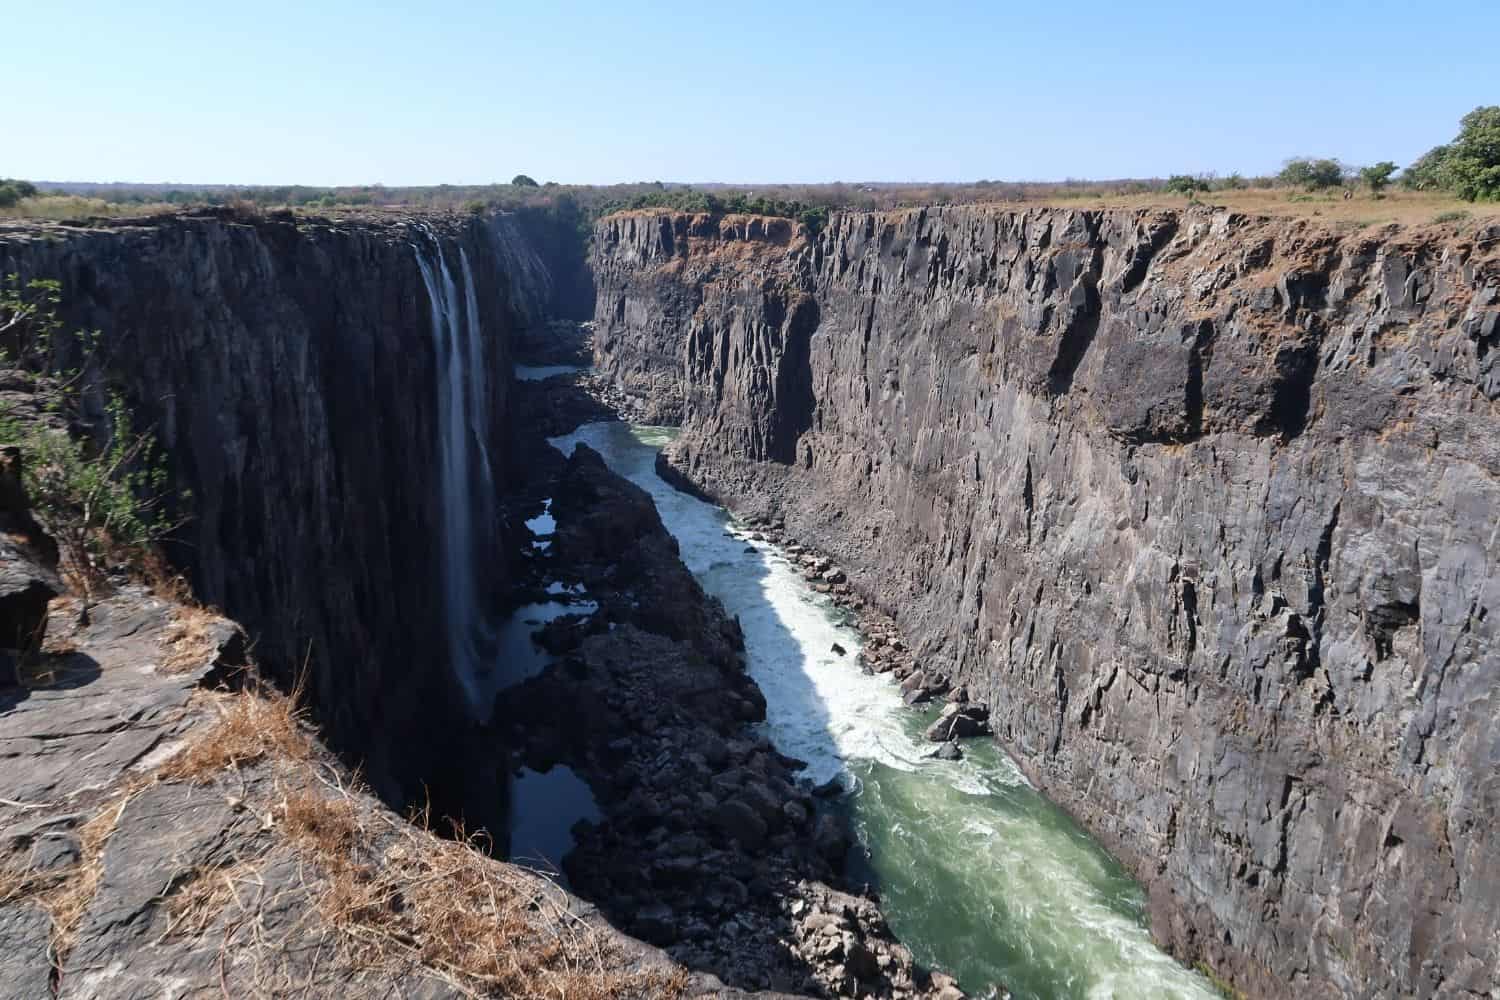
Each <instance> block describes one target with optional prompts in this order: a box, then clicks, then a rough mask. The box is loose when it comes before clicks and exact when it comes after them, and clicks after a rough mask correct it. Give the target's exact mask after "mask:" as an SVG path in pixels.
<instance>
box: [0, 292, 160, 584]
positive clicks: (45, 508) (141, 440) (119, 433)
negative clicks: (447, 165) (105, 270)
mask: <svg viewBox="0 0 1500 1000" xmlns="http://www.w3.org/2000/svg"><path fill="white" fill-rule="evenodd" d="M61 294H62V291H61V285H60V284H59V283H58V282H57V281H52V280H41V279H38V280H33V281H29V282H24V283H23V282H22V281H21V280H20V279H19V277H18V276H16V275H9V276H7V277H6V278H5V279H4V280H3V281H0V345H3V346H0V365H3V366H5V367H7V368H11V370H12V371H13V372H14V373H15V374H16V376H17V377H20V378H23V379H26V380H27V381H29V382H31V384H32V385H33V387H34V388H36V389H37V390H38V392H39V395H40V396H42V397H43V398H44V399H45V400H46V402H45V411H46V412H45V417H46V418H48V419H34V418H33V419H25V418H23V416H22V415H21V414H20V413H18V412H16V411H15V410H14V409H13V408H12V406H11V405H9V404H5V403H0V445H9V446H15V447H18V448H20V450H21V454H22V457H23V459H24V470H25V486H26V491H27V494H28V495H29V497H30V499H31V502H32V504H33V506H34V507H35V510H36V512H37V515H38V516H39V517H40V518H41V520H42V522H43V523H44V525H45V526H46V528H47V530H48V531H49V532H50V533H51V534H52V536H53V537H54V538H55V539H56V540H57V543H58V548H59V556H60V558H61V560H62V568H63V571H64V572H65V573H66V574H68V575H69V576H70V577H71V578H72V579H73V581H74V583H75V585H77V586H78V587H79V589H80V590H82V591H83V592H84V594H85V595H88V594H90V593H91V592H92V589H93V586H94V585H95V584H96V583H97V582H98V580H99V579H100V577H101V576H102V575H103V570H102V566H101V564H102V563H103V562H105V561H107V560H108V559H110V558H111V557H113V558H115V559H123V560H124V561H126V562H127V563H129V564H132V565H136V566H140V565H143V564H145V563H146V562H147V561H148V558H149V557H150V555H151V553H152V551H153V550H154V548H155V546H156V545H157V543H158V542H160V541H161V540H162V539H163V538H165V537H166V535H167V534H168V533H170V532H171V530H172V529H173V528H174V527H176V526H177V525H178V523H179V522H178V521H177V520H174V518H173V516H172V515H171V514H170V513H169V511H172V510H174V509H177V508H180V507H181V506H182V505H183V504H184V503H185V502H186V501H187V500H188V499H189V497H188V496H187V495H186V494H180V495H179V494H174V493H173V492H172V491H171V490H170V489H169V486H168V474H167V468H166V464H165V459H164V456H163V454H162V451H161V448H160V447H159V446H158V444H157V441H156V438H155V436H154V435H153V434H152V433H151V432H150V431H140V430H137V429H135V427H134V424H133V421H132V418H131V413H130V409H129V407H128V406H127V405H126V402H125V399H124V397H123V396H122V395H121V394H120V393H119V391H118V390H116V389H114V388H112V387H108V386H105V387H104V388H103V393H102V395H103V404H102V410H103V413H102V416H101V418H100V419H98V420H96V421H94V424H95V425H96V431H97V433H95V434H92V435H77V434H74V433H73V432H72V429H73V428H74V427H75V426H80V427H83V426H88V422H87V421H85V419H84V417H83V409H84V407H83V404H82V399H81V396H82V393H81V389H82V386H83V384H84V380H85V375H86V372H87V370H88V369H89V368H90V365H91V364H92V363H93V360H94V356H95V354H96V352H97V350H98V335H97V333H93V332H82V331H79V332H75V333H73V334H72V335H71V337H70V336H69V335H68V334H67V332H66V331H65V329H64V326H63V323H62V322H61V320H59V318H58V315H57V307H58V305H59V303H60V301H61ZM65 358H72V359H76V363H73V364H70V365H69V366H68V367H63V365H64V364H67V362H65V361H64V360H63V359H65Z"/></svg>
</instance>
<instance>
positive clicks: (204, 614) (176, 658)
mask: <svg viewBox="0 0 1500 1000" xmlns="http://www.w3.org/2000/svg"><path fill="white" fill-rule="evenodd" d="M222 620H223V619H222V617H221V616H220V615H217V614H215V613H214V612H212V611H210V610H208V609H207V608H203V607H199V606H198V605H195V604H184V603H180V602H178V603H177V605H176V607H175V608H174V609H173V611H172V621H171V623H170V624H169V625H167V627H166V628H165V629H164V630H163V631H162V634H161V644H162V647H163V650H164V651H165V653H166V658H165V659H164V660H163V661H162V664H161V667H160V671H161V672H162V673H164V674H182V673H187V672H188V671H190V670H196V669H197V668H198V667H201V666H203V665H204V664H206V663H208V662H209V661H210V660H212V659H213V658H214V655H215V654H216V653H217V652H218V649H219V646H218V642H217V638H216V635H215V629H214V626H216V625H218V624H219V623H220V622H221V621H222Z"/></svg>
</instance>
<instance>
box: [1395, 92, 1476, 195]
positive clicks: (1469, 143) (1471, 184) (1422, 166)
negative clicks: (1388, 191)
mask: <svg viewBox="0 0 1500 1000" xmlns="http://www.w3.org/2000/svg"><path fill="white" fill-rule="evenodd" d="M1402 183H1403V184H1405V185H1406V186H1407V187H1410V188H1412V189H1414V190H1418V191H1447V192H1449V193H1451V194H1453V195H1455V196H1457V197H1459V198H1462V199H1463V200H1464V201H1496V200H1500V105H1494V104H1492V105H1487V106H1484V107H1478V108H1475V109H1474V110H1473V111H1470V112H1469V113H1468V114H1466V115H1464V116H1463V119H1462V120H1461V121H1460V122H1459V129H1458V137H1457V138H1455V139H1454V140H1453V141H1452V142H1450V143H1448V144H1446V145H1443V146H1434V147H1433V148H1432V149H1429V150H1428V151H1427V152H1426V153H1423V154H1422V156H1421V158H1419V159H1418V160H1417V162H1415V163H1413V164H1412V165H1411V166H1409V167H1407V168H1406V172H1405V173H1404V174H1403V175H1402Z"/></svg>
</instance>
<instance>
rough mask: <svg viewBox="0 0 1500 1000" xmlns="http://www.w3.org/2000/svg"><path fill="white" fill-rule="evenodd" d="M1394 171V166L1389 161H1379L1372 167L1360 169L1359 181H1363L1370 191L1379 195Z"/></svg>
mask: <svg viewBox="0 0 1500 1000" xmlns="http://www.w3.org/2000/svg"><path fill="white" fill-rule="evenodd" d="M1396 170H1397V167H1396V164H1394V163H1392V162H1391V161H1390V160H1381V161H1380V162H1379V163H1377V164H1375V165H1373V166H1369V167H1361V168H1360V170H1359V179H1360V180H1362V181H1364V182H1365V184H1366V185H1368V186H1369V188H1370V190H1371V191H1373V192H1375V193H1376V194H1379V193H1380V192H1382V191H1384V190H1385V187H1386V185H1387V184H1389V183H1390V182H1391V175H1392V174H1394V173H1395V172H1396Z"/></svg>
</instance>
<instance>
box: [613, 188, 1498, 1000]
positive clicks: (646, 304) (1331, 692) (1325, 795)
mask: <svg viewBox="0 0 1500 1000" xmlns="http://www.w3.org/2000/svg"><path fill="white" fill-rule="evenodd" d="M593 265H594V271H595V279H596V283H597V288H598V299H597V310H596V337H595V351H596V360H597V361H598V363H599V364H600V366H601V367H602V368H603V369H604V370H605V371H606V373H607V374H608V375H610V376H611V377H612V378H613V379H614V380H615V381H616V382H617V383H618V384H619V385H620V386H621V387H623V388H624V389H625V390H627V391H628V392H631V393H634V394H635V395H637V396H639V397H641V398H642V400H643V402H644V403H645V405H646V408H647V410H648V416H649V417H651V418H654V419H657V420H661V421H673V422H676V421H680V422H681V423H682V425H683V428H684V430H683V434H682V437H681V438H680V440H679V442H678V444H677V445H676V448H675V452H674V454H673V461H674V463H675V464H676V466H677V468H678V469H679V470H680V471H682V472H683V473H685V474H686V475H687V476H688V477H689V478H691V479H692V480H693V481H694V482H695V483H697V484H699V485H700V486H702V487H704V488H705V489H707V490H708V491H709V492H711V493H712V494H714V495H715V496H717V497H718V498H720V499H722V500H724V501H725V502H727V503H728V504H730V505H731V506H733V507H735V508H738V509H742V510H746V511H750V512H757V513H765V512H772V513H776V514H778V515H780V516H782V517H784V518H785V520H786V524H787V528H788V530H789V532H790V533H791V534H793V535H794V536H796V537H798V538H799V539H800V540H802V541H804V542H807V543H810V544H813V545H816V546H817V547H818V548H820V549H822V550H824V551H825V552H827V553H829V554H830V555H832V556H834V557H835V558H836V559H838V560H839V561H840V562H841V563H842V564H843V566H844V567H845V568H846V569H847V570H848V571H849V572H850V574H851V576H852V577H854V578H855V579H856V580H857V581H858V582H859V585H860V586H861V588H862V589H863V591H864V592H865V594H866V596H867V597H869V598H871V599H873V600H874V601H875V602H876V603H878V604H880V605H881V606H883V607H884V608H885V609H886V610H889V611H892V612H894V613H895V614H896V616H897V618H898V621H899V623H900V624H901V625H902V626H903V627H904V628H905V630H906V631H907V632H908V633H909V635H910V636H912V637H913V638H914V639H916V640H917V645H918V653H919V657H918V658H919V662H920V664H921V666H922V668H923V669H924V670H927V671H933V672H938V673H942V674H944V675H946V676H947V677H948V678H950V679H951V680H952V681H953V682H954V683H962V684H966V685H968V686H969V688H970V690H971V692H974V693H975V695H976V696H977V697H981V698H983V699H986V700H987V701H988V702H989V704H990V705H991V707H992V711H993V715H992V721H993V723H994V725H995V729H996V731H997V735H998V737H999V738H1000V739H1001V740H1002V742H1004V743H1005V744H1006V745H1007V746H1009V747H1011V748H1012V749H1013V750H1014V752H1015V753H1016V754H1017V755H1018V757H1019V758H1020V759H1021V761H1022V763H1023V766H1025V767H1027V768H1028V770H1029V771H1030V772H1031V773H1032V774H1033V775H1034V776H1035V777H1036V779H1037V780H1038V781H1039V783H1040V784H1041V785H1042V786H1043V787H1044V788H1045V789H1046V790H1047V791H1048V792H1049V793H1050V794H1051V795H1052V796H1053V797H1054V798H1056V799H1057V800H1058V801H1059V802H1060V803H1061V804H1062V805H1063V806H1065V807H1066V808H1068V809H1069V810H1070V811H1071V812H1073V813H1074V814H1075V815H1076V816H1078V817H1079V818H1080V819H1081V820H1082V821H1083V822H1084V823H1085V825H1086V826H1088V827H1089V828H1090V829H1091V830H1092V831H1093V832H1094V833H1095V834H1096V835H1098V836H1099V837H1100V838H1101V839H1102V840H1103V841H1104V842H1105V843H1106V844H1107V845H1108V846H1109V847H1110V848H1111V849H1112V850H1114V851H1115V852H1116V853H1117V854H1119V856H1120V857H1122V858H1123V859H1124V860H1125V861H1126V862H1127V864H1129V865H1130V866H1131V867H1132V868H1133V869H1134V871H1135V872H1136V873H1137V875H1138V876H1139V877H1140V878H1141V879H1142V881H1143V882H1144V883H1145V884H1146V886H1147V888H1148V890H1149V893H1150V898H1151V908H1152V918H1153V925H1154V927H1155V929H1156V931H1157V933H1158V935H1159V936H1160V937H1161V938H1162V940H1163V941H1164V943H1166V944H1167V945H1168V946H1169V947H1170V948H1172V949H1173V950H1174V951H1175V952H1177V953H1178V954H1180V955H1182V956H1184V957H1185V958H1188V959H1191V960H1203V961H1206V962H1208V963H1209V964H1210V965H1212V966H1213V967H1214V968H1215V969H1217V970H1219V971H1220V972H1221V973H1222V974H1223V975H1225V976H1226V978H1229V979H1231V980H1232V981H1233V982H1234V983H1235V984H1236V985H1237V986H1239V987H1240V988H1242V989H1244V990H1246V991H1247V992H1249V993H1251V994H1253V995H1257V996H1262V995H1263V996H1293V995H1298V996H1306V995H1315V996H1333V995H1342V994H1352V995H1382V996H1384V995H1397V994H1400V995H1408V994H1410V995H1416V996H1424V997H1425V996H1454V995H1459V996H1462V995H1481V996H1484V995H1489V993H1488V992H1487V991H1490V990H1493V989H1494V988H1495V987H1496V986H1497V985H1500V984H1497V981H1496V979H1495V975H1496V974H1495V969H1497V968H1500V886H1497V882H1496V879H1495V858H1496V857H1497V856H1500V835H1497V834H1496V833H1495V822H1496V817H1497V814H1500V729H1497V728H1496V727H1495V725H1494V720H1495V718H1496V715H1497V712H1500V649H1497V646H1496V644H1495V642H1494V639H1495V621H1496V615H1495V612H1496V611H1497V608H1500V574H1497V572H1496V561H1497V558H1500V533H1497V530H1496V523H1497V520H1496V518H1497V511H1500V410H1497V402H1500V363H1497V360H1496V359H1497V357H1500V228H1496V227H1488V228H1479V229H1475V228H1473V227H1470V228H1468V229H1466V230H1464V231H1461V232H1458V231H1454V230H1452V229H1451V228H1450V229H1447V230H1440V229H1430V230H1420V229H1419V230H1396V229H1365V230H1359V231H1348V230H1345V231H1342V232H1338V231H1333V230H1330V229H1327V228H1324V227H1321V226H1319V225H1317V224H1315V223H1309V222H1298V221H1287V220H1282V221H1272V220H1265V219H1255V218H1247V217H1243V216H1238V215H1232V214H1228V213H1226V212H1222V211H1212V210H1208V209H1201V210H1192V211H1184V212H1162V211H1144V212H1125V211H1110V212H1082V211H1064V210H1050V209H1040V210H1032V211H1028V212H1011V211H1005V210H1001V209H999V208H984V207H978V208H974V207H970V208H945V209H929V210H912V211H903V212H896V213H889V214H877V215H870V214H849V215H843V216H837V217H835V219H834V220H833V222H832V223H831V224H830V226H829V228H828V229H827V230H826V231H824V232H823V233H821V234H819V235H818V236H816V237H810V236H809V235H808V234H807V233H806V232H805V231H803V230H802V229H800V227H796V226H795V225H794V224H792V223H790V222H787V221H785V220H766V219H753V218H745V217H726V218H710V217H701V216H700V217H689V216H682V215H671V214H653V213H644V214H627V215H620V216H614V217H611V218H608V219H605V220H603V221H601V222H600V223H599V225H598V226H597V228H596V230H595V241H594V249H593Z"/></svg>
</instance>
